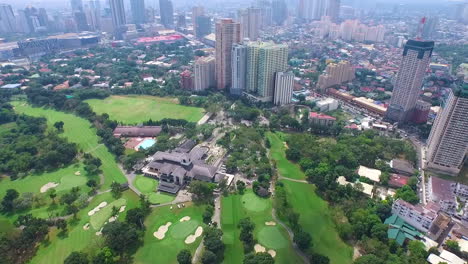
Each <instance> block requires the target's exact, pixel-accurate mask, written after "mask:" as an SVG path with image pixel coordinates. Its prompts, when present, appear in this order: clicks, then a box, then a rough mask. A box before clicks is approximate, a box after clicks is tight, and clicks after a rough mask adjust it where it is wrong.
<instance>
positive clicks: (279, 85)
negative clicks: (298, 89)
mask: <svg viewBox="0 0 468 264" xmlns="http://www.w3.org/2000/svg"><path fill="white" fill-rule="evenodd" d="M293 88H294V73H292V72H277V73H276V74H275V95H274V98H273V103H274V104H275V105H285V104H290V103H291V102H292V93H293Z"/></svg>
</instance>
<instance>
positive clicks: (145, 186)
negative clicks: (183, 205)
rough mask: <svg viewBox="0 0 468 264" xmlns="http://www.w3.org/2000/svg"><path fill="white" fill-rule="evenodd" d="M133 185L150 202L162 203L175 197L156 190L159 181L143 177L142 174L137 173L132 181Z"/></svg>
mask: <svg viewBox="0 0 468 264" xmlns="http://www.w3.org/2000/svg"><path fill="white" fill-rule="evenodd" d="M133 184H134V185H135V187H136V188H137V189H138V190H139V191H140V192H141V193H143V194H144V195H146V197H147V198H148V201H150V203H152V204H162V203H168V202H172V201H173V200H174V199H175V196H174V195H170V194H166V193H162V192H156V190H157V189H158V186H159V181H157V180H155V179H151V178H148V177H145V176H143V175H137V177H136V178H135V181H134V182H133Z"/></svg>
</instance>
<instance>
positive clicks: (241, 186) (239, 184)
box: [236, 180, 245, 195]
mask: <svg viewBox="0 0 468 264" xmlns="http://www.w3.org/2000/svg"><path fill="white" fill-rule="evenodd" d="M236 187H237V191H238V192H239V194H241V195H242V194H244V191H245V182H243V181H239V180H238V181H237V182H236Z"/></svg>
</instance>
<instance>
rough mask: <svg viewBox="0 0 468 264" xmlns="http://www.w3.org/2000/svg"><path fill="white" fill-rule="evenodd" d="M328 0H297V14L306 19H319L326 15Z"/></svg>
mask: <svg viewBox="0 0 468 264" xmlns="http://www.w3.org/2000/svg"><path fill="white" fill-rule="evenodd" d="M328 1H329V0H299V2H298V7H297V9H298V14H299V17H300V18H303V19H306V20H314V19H320V18H321V17H322V16H324V15H326V12H327V6H328Z"/></svg>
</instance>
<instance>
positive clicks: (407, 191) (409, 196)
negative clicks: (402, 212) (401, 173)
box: [395, 185, 419, 204]
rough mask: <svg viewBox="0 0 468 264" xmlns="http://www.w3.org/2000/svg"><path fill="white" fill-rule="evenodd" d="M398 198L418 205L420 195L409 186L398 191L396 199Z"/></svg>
mask: <svg viewBox="0 0 468 264" xmlns="http://www.w3.org/2000/svg"><path fill="white" fill-rule="evenodd" d="M398 198H400V199H402V200H405V201H407V202H408V203H411V204H417V203H418V202H419V197H418V195H417V194H416V193H415V192H414V190H413V189H411V187H409V186H408V185H404V186H403V187H401V188H400V189H398V190H397V191H396V194H395V199H398Z"/></svg>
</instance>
